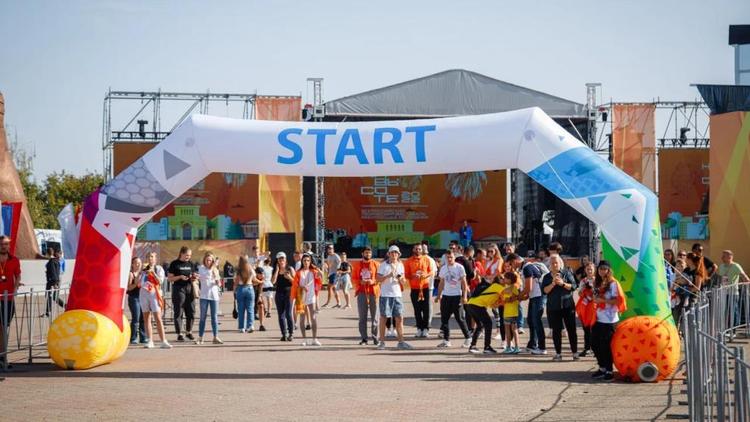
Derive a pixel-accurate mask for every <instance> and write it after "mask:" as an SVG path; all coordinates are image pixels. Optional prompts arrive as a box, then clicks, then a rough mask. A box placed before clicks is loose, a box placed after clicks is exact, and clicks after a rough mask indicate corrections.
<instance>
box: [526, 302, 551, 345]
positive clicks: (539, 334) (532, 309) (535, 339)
mask: <svg viewBox="0 0 750 422" xmlns="http://www.w3.org/2000/svg"><path fill="white" fill-rule="evenodd" d="M546 302H547V297H546V296H538V297H532V298H531V299H529V314H528V316H527V318H526V320H527V322H528V323H529V343H528V344H527V345H526V347H528V348H529V349H541V350H545V349H546V348H547V345H546V344H545V342H546V338H545V334H544V323H543V322H542V315H544V307H545V305H546Z"/></svg>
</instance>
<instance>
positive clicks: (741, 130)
mask: <svg viewBox="0 0 750 422" xmlns="http://www.w3.org/2000/svg"><path fill="white" fill-rule="evenodd" d="M710 157H711V159H710V160H711V161H710V162H711V205H710V211H709V212H710V216H711V220H710V223H709V224H710V229H711V250H712V251H713V253H714V255H715V256H718V253H719V252H720V251H722V250H724V249H731V250H732V251H733V252H734V260H735V261H737V262H739V263H740V264H741V265H743V266H744V267H745V268H748V266H750V248H748V247H747V245H748V242H750V200H748V198H750V113H747V112H739V111H738V112H733V113H724V114H716V115H712V116H711V148H710Z"/></svg>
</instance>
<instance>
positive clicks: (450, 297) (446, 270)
mask: <svg viewBox="0 0 750 422" xmlns="http://www.w3.org/2000/svg"><path fill="white" fill-rule="evenodd" d="M445 258H446V265H444V266H443V267H442V268H440V273H439V276H440V282H439V284H438V295H437V297H436V298H435V303H439V304H440V330H441V331H442V334H443V341H442V342H440V344H438V347H451V338H450V326H449V322H450V317H451V315H453V317H454V318H455V319H456V322H457V323H458V328H460V329H461V333H462V334H463V335H464V343H463V345H462V346H463V347H469V345H471V337H470V336H469V330H468V329H467V328H466V322H465V321H464V309H463V305H464V304H465V303H466V300H467V293H468V286H467V284H466V270H465V269H464V267H463V265H461V264H459V263H457V262H456V258H455V255H454V254H453V251H448V252H446V253H445Z"/></svg>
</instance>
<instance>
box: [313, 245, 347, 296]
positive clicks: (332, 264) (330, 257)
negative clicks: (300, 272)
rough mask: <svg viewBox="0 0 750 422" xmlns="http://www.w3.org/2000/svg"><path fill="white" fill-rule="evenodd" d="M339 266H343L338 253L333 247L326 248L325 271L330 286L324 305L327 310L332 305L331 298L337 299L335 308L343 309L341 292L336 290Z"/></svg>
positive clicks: (327, 288)
mask: <svg viewBox="0 0 750 422" xmlns="http://www.w3.org/2000/svg"><path fill="white" fill-rule="evenodd" d="M310 259H311V260H312V255H310ZM339 265H341V257H339V256H338V254H336V252H335V251H334V250H333V245H328V246H326V262H325V270H326V273H327V274H328V285H327V286H326V291H327V292H328V298H327V299H326V303H324V304H323V308H327V307H328V304H329V303H331V296H333V297H335V298H336V305H334V306H333V307H334V308H340V307H341V300H340V299H339V292H338V291H337V290H336V273H337V271H338V269H339Z"/></svg>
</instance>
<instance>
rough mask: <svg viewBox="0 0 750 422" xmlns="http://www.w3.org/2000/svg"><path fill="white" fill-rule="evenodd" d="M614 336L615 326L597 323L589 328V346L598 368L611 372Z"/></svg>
mask: <svg viewBox="0 0 750 422" xmlns="http://www.w3.org/2000/svg"><path fill="white" fill-rule="evenodd" d="M614 335H615V324H607V323H604V322H597V323H596V324H594V326H593V327H591V346H592V348H593V350H594V356H596V362H597V363H598V364H599V367H600V368H604V369H605V370H607V371H609V372H612V346H610V343H611V342H612V337H613V336H614Z"/></svg>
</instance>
